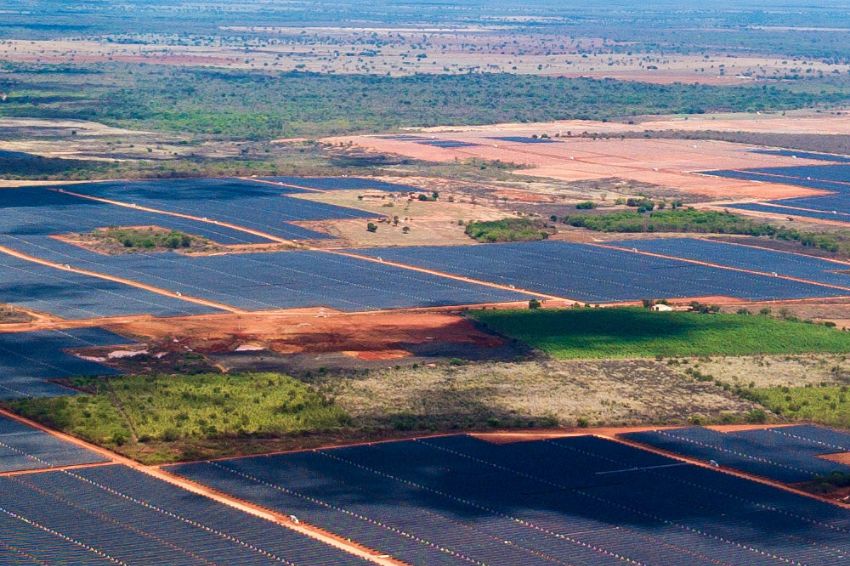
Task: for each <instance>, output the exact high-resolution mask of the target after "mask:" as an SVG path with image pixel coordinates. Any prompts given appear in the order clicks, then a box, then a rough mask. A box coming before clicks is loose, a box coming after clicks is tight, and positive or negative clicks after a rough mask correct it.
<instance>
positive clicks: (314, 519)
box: [171, 436, 850, 565]
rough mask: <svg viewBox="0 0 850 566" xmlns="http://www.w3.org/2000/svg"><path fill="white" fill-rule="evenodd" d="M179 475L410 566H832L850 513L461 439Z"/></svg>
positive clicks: (603, 453)
mask: <svg viewBox="0 0 850 566" xmlns="http://www.w3.org/2000/svg"><path fill="white" fill-rule="evenodd" d="M171 470H172V471H174V472H176V473H178V474H180V475H184V476H186V477H189V478H191V479H194V480H195V481H199V482H201V483H204V484H206V485H209V486H211V487H214V488H216V489H220V490H222V491H225V492H228V493H231V494H233V495H235V496H237V497H240V498H244V499H246V500H249V501H253V502H256V503H259V504H261V505H263V506H266V507H269V508H272V509H276V510H278V511H283V512H294V513H295V514H296V515H298V516H299V517H301V518H303V519H305V520H307V521H309V522H311V523H313V524H316V525H318V526H321V527H323V528H325V529H327V530H329V531H331V532H334V533H337V534H339V535H341V536H344V537H350V538H352V539H353V540H357V541H360V542H362V543H364V544H367V545H369V546H371V547H373V548H376V549H377V550H380V551H383V552H387V553H389V554H391V555H392V556H393V557H395V558H398V559H400V560H402V561H405V562H408V563H411V564H435V563H446V564H455V563H486V564H505V565H508V564H546V563H549V564H551V563H552V562H558V563H568V564H616V563H622V562H623V561H631V562H632V563H642V564H715V563H717V562H720V563H724V564H771V563H774V562H775V561H780V562H781V561H788V562H801V563H809V564H837V563H841V562H842V561H843V560H846V559H847V558H848V557H850V537H848V536H847V535H848V534H850V513H848V511H846V510H844V509H840V508H838V507H834V506H831V505H828V504H824V503H821V502H819V501H815V500H810V499H807V498H804V497H800V496H797V495H794V494H791V493H788V492H783V491H780V490H777V489H774V488H771V487H769V486H765V485H759V484H753V483H751V482H748V481H746V480H743V479H741V478H737V477H732V476H727V475H724V474H719V473H716V472H713V471H711V470H705V469H702V468H696V467H693V466H689V465H686V464H683V463H681V462H677V461H674V460H671V459H668V458H664V457H661V456H658V455H655V454H650V453H647V452H644V451H641V450H637V449H634V448H631V447H628V446H624V445H621V444H619V443H615V442H611V441H607V440H603V439H599V438H594V437H573V438H562V439H557V440H548V441H533V442H519V443H515V444H504V445H493V444H489V443H486V442H482V441H480V440H475V439H472V438H469V437H465V436H449V437H438V438H426V439H420V440H414V441H401V442H386V443H377V444H372V445H364V446H354V447H346V448H338V449H328V450H314V451H311V452H302V453H292V454H285V455H275V456H259V457H253V458H241V459H234V460H225V461H216V462H208V463H195V464H184V465H178V466H174V467H172V468H171Z"/></svg>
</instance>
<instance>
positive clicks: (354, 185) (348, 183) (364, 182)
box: [263, 177, 420, 193]
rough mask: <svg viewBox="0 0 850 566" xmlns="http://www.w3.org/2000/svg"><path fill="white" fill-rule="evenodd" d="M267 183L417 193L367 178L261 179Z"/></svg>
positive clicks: (340, 189)
mask: <svg viewBox="0 0 850 566" xmlns="http://www.w3.org/2000/svg"><path fill="white" fill-rule="evenodd" d="M263 179H266V180H269V181H275V182H278V183H284V184H287V185H293V186H295V187H307V188H309V189H319V190H324V191H348V190H380V191H387V192H392V193H407V192H413V191H419V190H420V189H417V188H416V187H413V186H410V185H403V184H399V183H388V182H387V181H381V180H378V179H372V178H369V177H263Z"/></svg>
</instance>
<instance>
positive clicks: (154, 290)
mask: <svg viewBox="0 0 850 566" xmlns="http://www.w3.org/2000/svg"><path fill="white" fill-rule="evenodd" d="M0 253H4V254H6V255H9V256H12V257H15V258H17V259H22V260H24V261H29V262H31V263H37V264H39V265H43V266H45V267H51V268H53V269H58V270H61V271H68V272H71V273H77V274H79V275H85V276H88V277H94V278H96V279H102V280H104V281H111V282H113V283H120V284H122V285H127V286H129V287H136V288H137V289H142V290H144V291H148V292H150V293H155V294H157V295H162V296H164V297H169V298H172V299H179V300H182V301H186V302H187V303H195V304H197V305H202V306H205V307H210V308H213V309H217V310H223V311H228V312H231V313H234V314H244V313H245V312H246V311H243V310H242V309H238V308H236V307H233V306H230V305H225V304H224V303H217V302H215V301H208V300H207V299H201V298H198V297H191V296H187V295H184V294H182V293H177V292H175V291H169V290H167V289H162V288H160V287H154V286H153V285H147V284H145V283H140V282H139V281H134V280H132V279H125V278H123V277H116V276H114V275H107V274H105V273H100V272H98V271H89V270H87V269H79V268H76V267H72V266H70V265H67V264H66V265H62V264H59V263H55V262H52V261H48V260H46V259H41V258H38V257H35V256H31V255H29V254H25V253H22V252H19V251H17V250H13V249H12V248H8V247H6V246H0Z"/></svg>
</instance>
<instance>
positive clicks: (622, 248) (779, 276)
mask: <svg viewBox="0 0 850 566" xmlns="http://www.w3.org/2000/svg"><path fill="white" fill-rule="evenodd" d="M588 245H589V246H595V247H597V248H605V249H609V250H617V251H621V252H631V253H634V254H640V255H645V256H647V257H657V258H661V259H672V260H676V261H683V262H685V263H692V264H694V265H702V266H705V267H712V268H715V269H725V270H727V271H738V272H740V273H749V274H750V275H760V276H762V277H772V278H774V279H784V280H786V281H794V282H796V283H805V284H807V285H817V286H818V287H826V288H827V289H836V290H838V291H846V292H847V293H848V294H850V287H845V286H843V285H833V284H831V283H821V282H820V281H812V280H811V279H803V278H801V277H793V276H791V275H782V274H781V273H768V272H766V271H758V270H754V269H743V268H741V267H731V266H729V265H724V264H722V263H714V262H710V261H700V260H697V259H691V258H687V257H679V256H676V255H669V254H661V253H656V252H648V251H644V250H639V249H637V248H629V247H626V246H612V245H610V244H600V243H590V244H588ZM774 251H775V250H774Z"/></svg>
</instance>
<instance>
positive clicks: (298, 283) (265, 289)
mask: <svg viewBox="0 0 850 566" xmlns="http://www.w3.org/2000/svg"><path fill="white" fill-rule="evenodd" d="M15 247H16V248H17V249H20V250H21V251H24V252H26V253H29V254H32V255H34V256H37V257H41V258H46V259H49V260H51V261H54V262H57V263H62V264H66V263H67V264H70V265H73V266H75V267H79V268H83V269H87V270H91V271H97V272H99V273H106V274H109V275H113V276H117V277H122V278H126V279H131V280H134V281H140V282H142V283H146V284H148V285H152V286H155V287H158V288H161V289H166V290H169V291H173V292H180V293H182V294H183V295H187V296H194V297H200V298H204V299H208V300H211V301H216V302H220V303H224V304H229V305H233V306H236V307H241V308H245V309H249V310H263V309H274V308H298V307H314V306H327V307H331V308H335V309H340V310H344V311H361V310H375V309H385V308H399V307H427V306H442V305H452V304H473V303H487V302H506V301H520V300H523V299H526V300H527V299H528V298H529V297H528V296H526V295H522V294H520V293H513V292H510V291H502V290H499V289H494V288H490V287H485V286H482V285H475V284H472V283H465V282H461V281H456V280H451V279H446V278H442V277H438V276H434V275H429V274H426V273H419V272H415V271H410V270H406V269H402V268H398V267H392V266H389V265H382V264H379V263H375V262H368V261H362V260H358V259H354V258H351V257H347V256H338V255H332V254H328V253H322V252H277V253H263V254H229V255H219V256H192V257H187V256H182V255H178V254H169V253H152V254H145V253H136V254H130V255H124V256H105V255H101V254H96V253H93V252H90V251H87V250H84V249H81V248H79V247H77V246H72V245H68V244H65V243H63V242H60V241H56V240H53V239H50V238H42V239H34V238H28V239H26V240H24V239H19V240H18V241H16V243H15ZM187 304H188V303H187Z"/></svg>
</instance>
